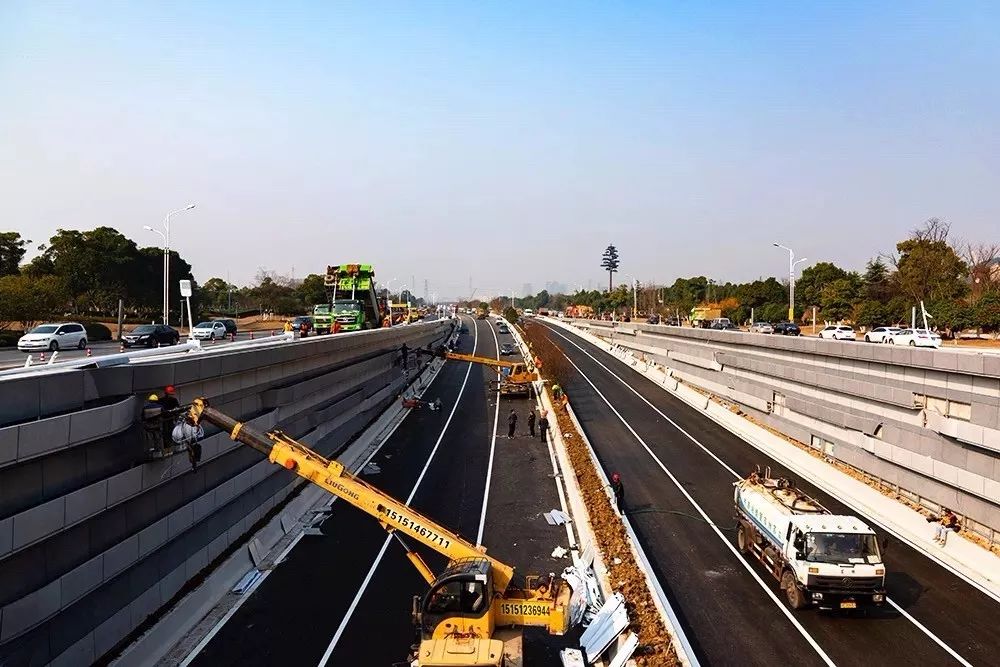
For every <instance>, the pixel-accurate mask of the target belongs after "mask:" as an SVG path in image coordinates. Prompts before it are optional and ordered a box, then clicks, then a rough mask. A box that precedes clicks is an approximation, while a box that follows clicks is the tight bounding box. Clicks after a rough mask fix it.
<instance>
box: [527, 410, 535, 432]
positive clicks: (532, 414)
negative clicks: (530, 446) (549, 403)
mask: <svg viewBox="0 0 1000 667" xmlns="http://www.w3.org/2000/svg"><path fill="white" fill-rule="evenodd" d="M528 435H530V436H531V437H532V438H534V437H535V411H534V410H532V411H531V412H529V413H528Z"/></svg>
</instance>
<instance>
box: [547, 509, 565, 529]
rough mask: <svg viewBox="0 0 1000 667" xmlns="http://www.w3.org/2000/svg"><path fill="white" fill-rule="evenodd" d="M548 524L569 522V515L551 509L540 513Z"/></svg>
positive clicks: (555, 524)
mask: <svg viewBox="0 0 1000 667" xmlns="http://www.w3.org/2000/svg"><path fill="white" fill-rule="evenodd" d="M542 516H544V517H545V520H546V521H547V522H548V524H549V525H550V526H561V525H563V524H566V523H569V522H570V516H569V515H568V514H566V513H565V512H563V511H562V510H552V511H551V512H545V513H544V514H542Z"/></svg>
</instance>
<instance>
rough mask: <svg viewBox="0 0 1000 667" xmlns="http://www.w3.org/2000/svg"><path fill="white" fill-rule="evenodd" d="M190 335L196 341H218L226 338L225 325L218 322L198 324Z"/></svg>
mask: <svg viewBox="0 0 1000 667" xmlns="http://www.w3.org/2000/svg"><path fill="white" fill-rule="evenodd" d="M191 335H192V336H193V337H194V338H197V339H198V340H218V339H221V338H225V337H226V335H227V334H226V325H225V324H223V323H222V322H221V321H219V320H213V321H211V322H199V323H198V324H197V325H196V326H195V328H194V329H192V330H191Z"/></svg>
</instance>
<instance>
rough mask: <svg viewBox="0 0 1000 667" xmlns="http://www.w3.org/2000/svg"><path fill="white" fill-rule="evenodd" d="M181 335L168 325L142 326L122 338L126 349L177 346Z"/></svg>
mask: <svg viewBox="0 0 1000 667" xmlns="http://www.w3.org/2000/svg"><path fill="white" fill-rule="evenodd" d="M180 339H181V335H180V334H179V333H178V332H177V329H174V328H173V327H168V326H167V325H166V324H141V325H139V326H137V327H136V328H135V329H132V331H130V332H128V333H127V334H125V335H123V336H122V345H124V346H125V347H157V346H158V345H177V343H178V341H180Z"/></svg>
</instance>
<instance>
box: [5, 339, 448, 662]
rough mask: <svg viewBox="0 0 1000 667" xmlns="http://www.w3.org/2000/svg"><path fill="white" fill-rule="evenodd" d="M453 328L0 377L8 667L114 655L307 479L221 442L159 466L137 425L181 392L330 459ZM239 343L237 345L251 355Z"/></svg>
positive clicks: (215, 437)
mask: <svg viewBox="0 0 1000 667" xmlns="http://www.w3.org/2000/svg"><path fill="white" fill-rule="evenodd" d="M450 329H451V323H450V322H449V321H440V322H432V323H426V324H418V325H411V326H407V327H398V328H393V329H387V330H374V331H365V332H357V333H353V334H349V335H337V336H324V337H315V338H309V339H305V340H299V341H294V342H291V343H286V344H283V345H269V346H268V345H264V346H253V347H249V346H243V347H242V348H237V347H236V346H234V345H228V346H220V347H218V348H217V350H213V351H212V352H210V353H202V354H199V355H197V356H193V355H182V356H177V357H175V358H169V359H167V358H155V359H149V360H143V361H142V362H141V363H129V364H127V365H125V364H120V365H114V366H111V367H96V366H93V367H84V368H77V369H73V370H64V371H61V372H58V373H55V372H46V373H40V374H39V375H38V376H36V377H13V378H9V379H6V380H0V424H3V428H0V484H3V485H4V486H3V490H2V492H0V664H11V665H17V664H22V663H24V664H29V663H30V664H48V663H50V662H56V663H62V664H81V662H87V661H89V660H93V659H96V658H97V657H100V656H101V655H102V654H103V653H104V652H106V651H107V650H109V649H110V648H111V647H113V646H114V645H115V644H117V643H118V642H119V641H120V640H122V639H123V638H124V637H125V636H126V635H127V634H128V633H129V632H131V631H132V630H133V629H134V628H136V627H137V626H138V625H139V624H140V623H142V622H143V621H144V620H145V618H146V617H147V616H148V615H149V614H150V613H152V612H154V611H155V610H156V609H158V608H159V607H160V606H161V605H162V604H164V603H165V602H166V601H168V600H169V599H170V598H171V597H172V596H173V595H174V594H176V593H177V591H179V590H180V589H181V587H182V586H183V585H184V583H185V582H186V581H188V580H189V579H190V578H191V577H193V576H196V575H197V573H198V572H199V571H201V569H202V568H204V567H205V566H206V565H207V564H208V563H210V562H211V561H212V560H214V559H215V558H216V557H217V556H218V555H219V554H221V553H222V552H223V551H224V550H225V549H226V548H227V547H228V546H229V545H230V544H232V543H233V542H234V541H236V540H238V539H240V536H241V535H243V534H244V533H245V532H246V531H247V530H248V529H249V528H250V527H251V526H253V525H254V524H255V523H256V522H257V521H259V520H260V519H261V518H262V517H264V516H265V515H266V514H267V512H268V511H269V510H270V509H271V508H273V507H274V506H275V505H276V504H279V503H281V502H282V501H283V500H284V499H285V497H286V496H287V494H288V493H289V491H290V490H291V488H292V483H293V482H294V479H295V478H294V476H293V475H291V474H290V473H288V472H287V471H283V470H281V469H279V468H276V467H274V466H272V465H270V464H268V463H267V462H266V461H263V460H262V458H261V456H260V455H259V454H257V453H256V452H254V451H253V450H249V449H247V448H241V447H239V446H238V445H237V444H236V443H233V442H232V441H230V440H229V439H228V438H227V437H226V436H225V434H222V433H214V434H213V433H211V432H210V433H209V434H208V437H207V438H206V439H205V441H204V443H203V459H202V462H201V463H200V465H199V466H198V468H197V470H196V471H192V470H191V468H190V466H189V464H188V461H187V457H186V456H184V455H183V454H181V455H180V456H173V457H168V458H166V459H159V460H146V459H145V458H144V455H143V451H144V448H143V445H142V442H141V439H140V435H141V434H140V432H139V429H137V428H136V427H135V426H134V424H135V420H136V417H137V413H138V410H139V407H140V405H141V401H138V400H137V399H136V397H137V396H138V397H142V398H144V396H145V395H146V394H147V393H149V392H151V391H157V390H159V389H161V388H162V387H163V386H165V385H167V384H173V385H175V386H176V387H177V392H178V396H179V398H180V400H181V401H182V402H184V401H188V400H190V399H192V398H194V397H195V396H199V395H204V396H208V397H209V399H210V400H212V402H213V403H214V404H215V405H217V406H219V407H220V408H221V409H223V410H225V411H227V412H229V413H230V414H233V415H234V416H236V417H238V418H240V419H244V420H247V421H250V422H253V423H255V424H258V425H259V426H262V427H264V428H271V427H280V428H282V429H283V430H285V431H286V432H288V433H289V434H290V435H292V436H293V437H296V438H298V439H301V440H302V441H304V442H306V443H308V444H310V445H311V446H314V447H315V448H316V449H317V450H319V451H321V452H322V453H324V454H327V455H331V454H334V453H336V452H337V451H339V450H340V449H341V448H342V447H343V446H345V444H346V443H347V442H348V441H349V440H350V438H351V437H352V436H353V435H354V434H356V433H358V432H360V431H361V430H362V429H363V428H364V427H365V425H366V424H368V423H369V422H371V421H372V420H373V419H374V418H375V417H377V416H378V414H379V413H380V412H381V411H382V410H383V409H384V408H385V406H386V405H388V404H389V403H391V402H392V401H394V400H395V397H396V395H397V394H398V392H399V391H400V389H401V388H402V387H403V386H404V383H405V378H404V374H403V372H402V368H401V364H400V359H399V354H398V350H399V348H400V347H401V346H402V345H403V343H406V345H407V346H408V347H410V348H411V349H413V348H416V347H423V346H426V345H434V344H437V343H439V342H440V341H442V340H443V339H444V338H445V336H446V335H447V334H448V332H449V331H450ZM237 345H238V344H237Z"/></svg>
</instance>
